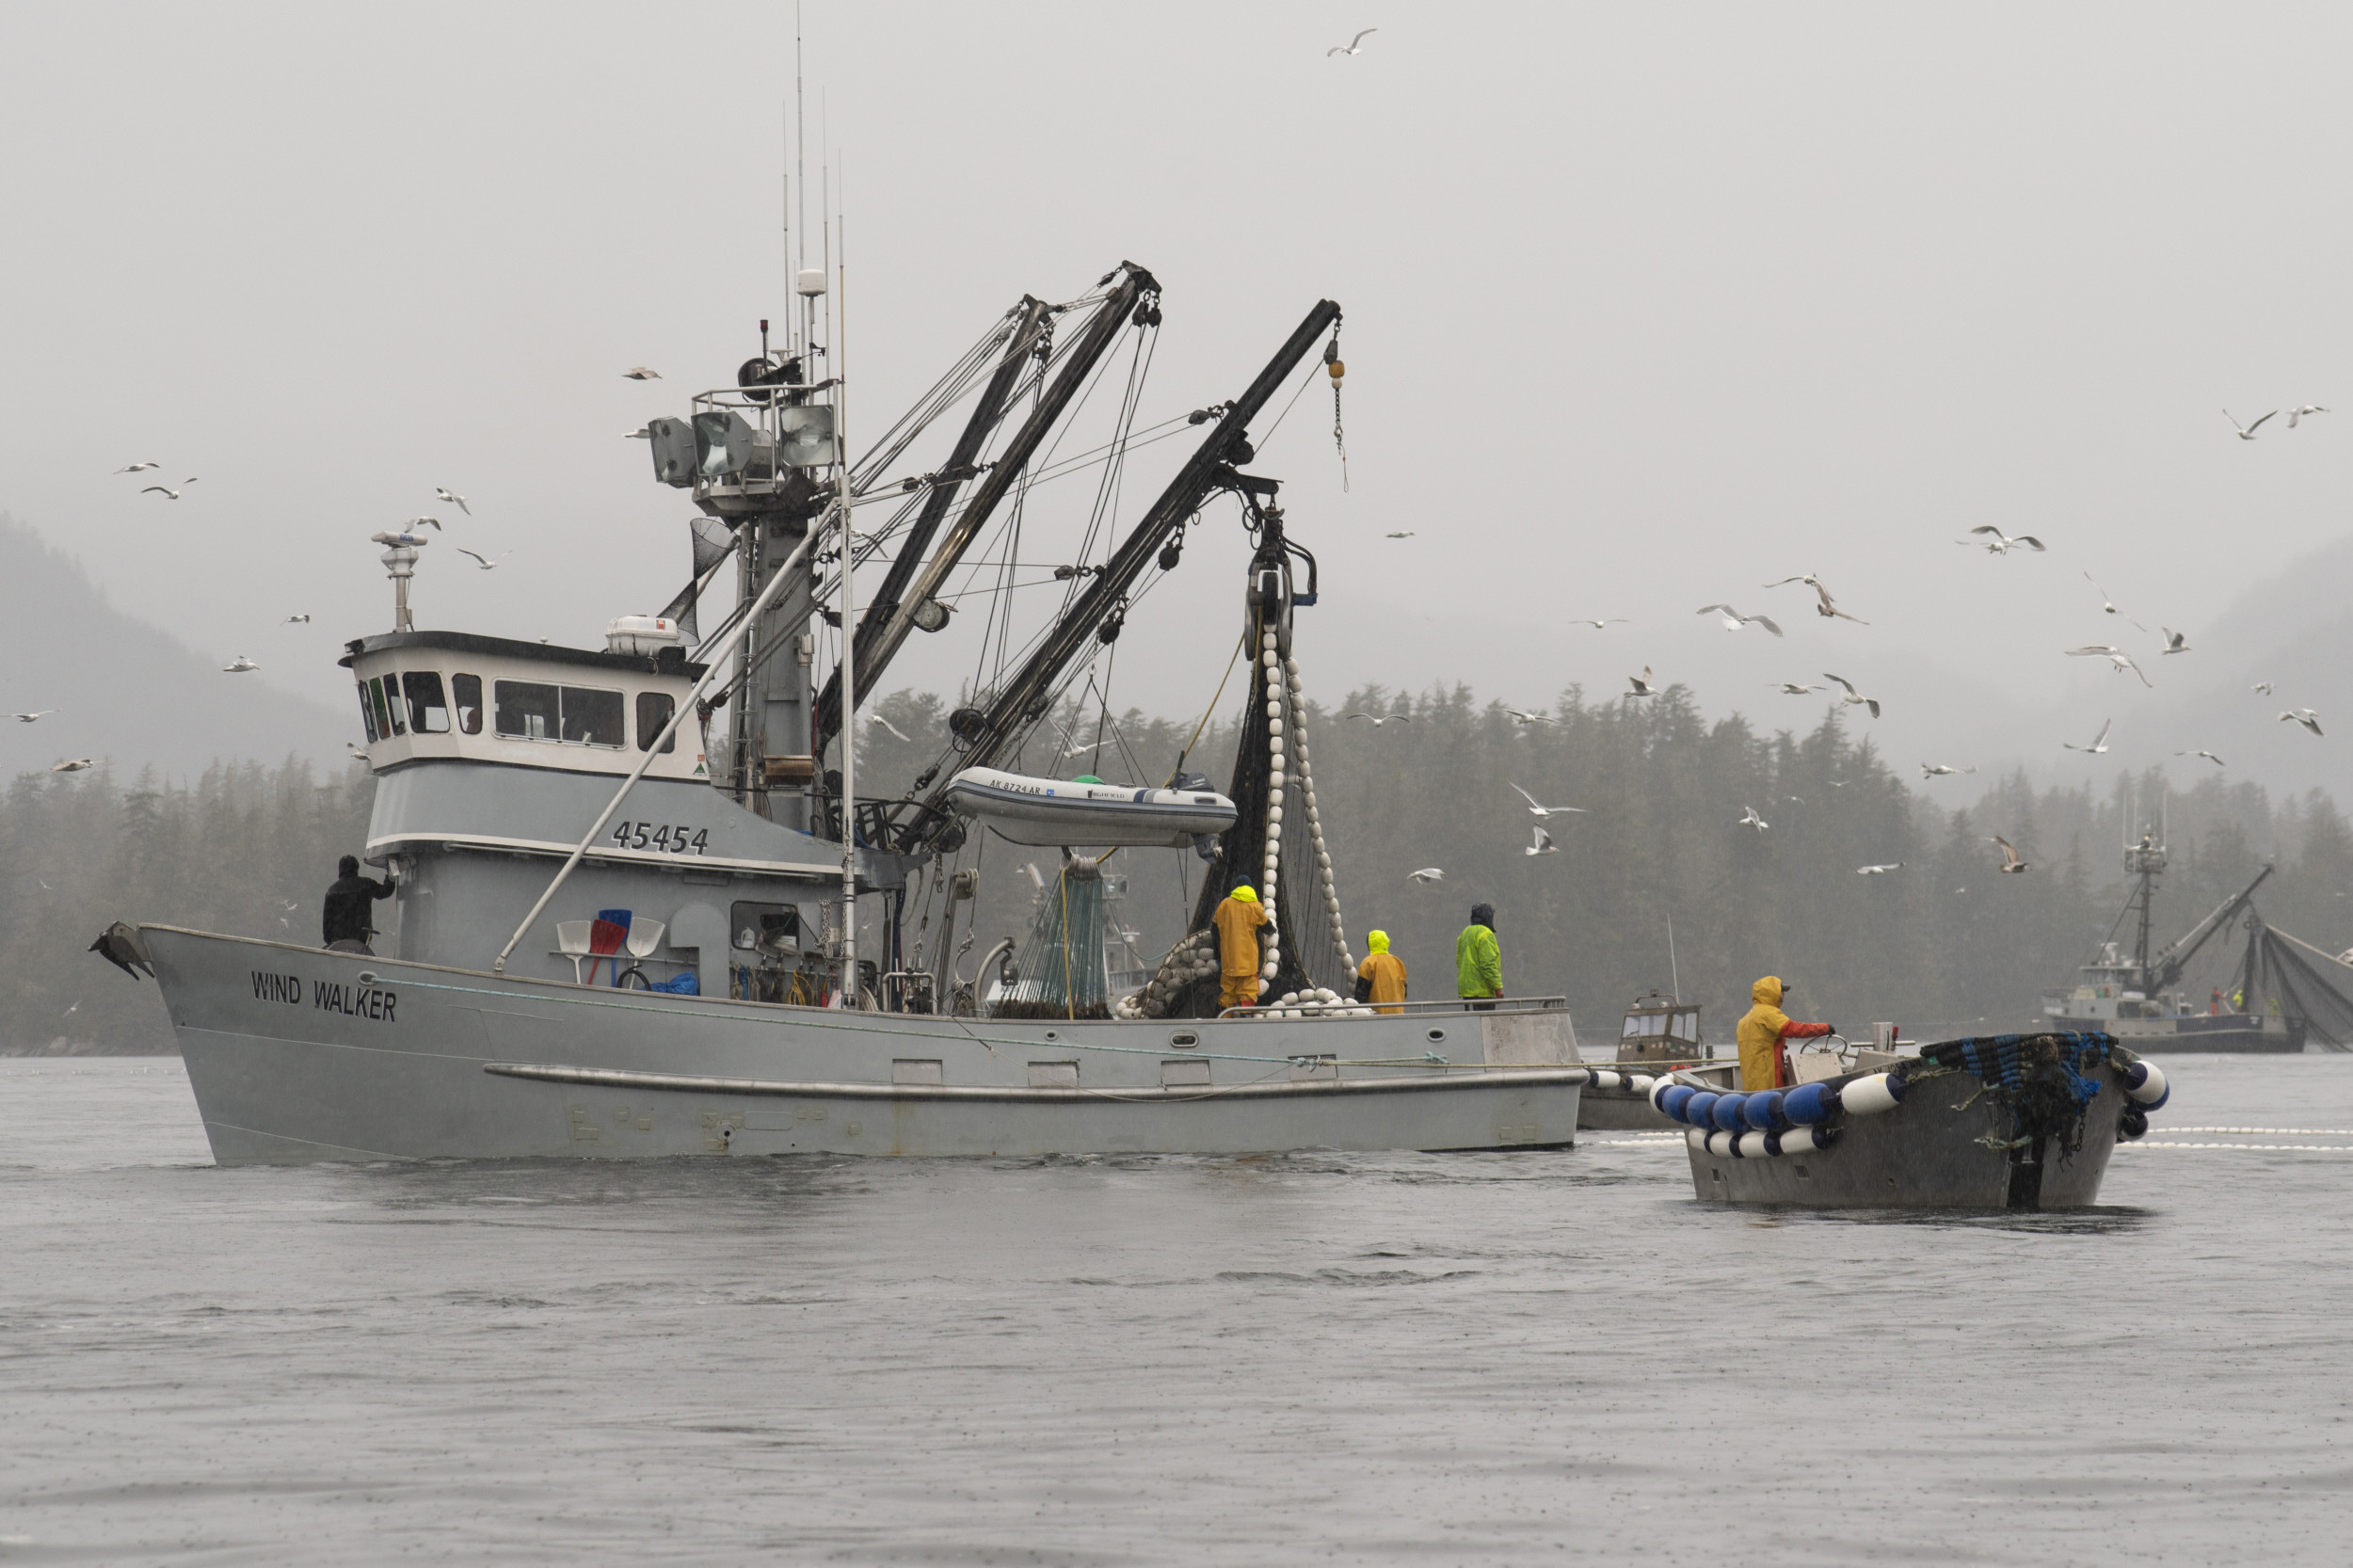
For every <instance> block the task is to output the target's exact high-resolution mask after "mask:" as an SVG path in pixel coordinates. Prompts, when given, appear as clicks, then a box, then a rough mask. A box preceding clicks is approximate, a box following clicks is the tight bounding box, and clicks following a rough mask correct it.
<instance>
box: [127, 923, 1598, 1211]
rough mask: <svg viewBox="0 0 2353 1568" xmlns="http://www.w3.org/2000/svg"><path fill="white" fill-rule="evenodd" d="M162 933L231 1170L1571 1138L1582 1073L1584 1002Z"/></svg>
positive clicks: (160, 967) (1520, 1142) (158, 962)
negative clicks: (917, 988)
mask: <svg viewBox="0 0 2353 1568" xmlns="http://www.w3.org/2000/svg"><path fill="white" fill-rule="evenodd" d="M140 935H141V937H142V939H143V941H144V943H145V946H146V950H147V952H148V954H149V956H150V957H151V959H152V962H153V965H154V968H155V971H156V976H157V979H158V982H159V984H161V985H162V987H163V992H164V998H165V1001H166V1004H167V1006H168V1009H169V1011H170V1016H171V1020H172V1027H173V1029H174V1030H175V1032H177V1034H178V1037H179V1041H180V1047H181V1052H182V1054H183V1056H184V1058H185V1061H186V1064H187V1071H188V1080H189V1083H190V1085H191V1087H192V1088H193V1089H194V1091H195V1094H196V1099H197V1105H198V1108H199V1111H200V1113H201V1115H202V1117H203V1120H204V1128H205V1133H206V1136H207V1138H208V1139H209V1140H210V1141H211V1144H212V1147H213V1154H214V1158H215V1159H216V1160H217V1161H219V1162H220V1163H222V1164H252V1163H299V1162H304V1161H313V1160H428V1159H519V1158H520V1159H527V1158H575V1157H587V1158H598V1159H643V1158H662V1157H678V1156H690V1155H699V1156H740V1155H752V1154H770V1155H781V1154H802V1153H818V1154H871V1155H921V1156H958V1155H966V1156H969V1155H994V1156H1037V1155H1052V1154H1146V1153H1181V1154H1245V1153H1266V1152H1279V1151H1284V1150H1293V1149H1310V1148H1333V1149H1391V1148H1397V1149H1464V1150H1480V1149H1503V1148H1527V1147H1542V1146H1564V1145H1567V1144H1571V1143H1572V1142H1573V1141H1574V1138H1575V1135H1576V1129H1577V1103H1578V1097H1579V1092H1580V1090H1581V1087H1582V1085H1583V1083H1584V1082H1585V1080H1586V1079H1587V1077H1588V1074H1587V1073H1586V1071H1585V1069H1583V1068H1581V1067H1577V1066H1576V1065H1574V1064H1573V1061H1574V1059H1573V1057H1572V1056H1571V1055H1570V1053H1569V1044H1568V1025H1567V1015H1566V1013H1565V1012H1557V1013H1553V1014H1550V1015H1547V1014H1545V1013H1543V1012H1534V1011H1530V1012H1521V1013H1508V1012H1502V1011H1498V1012H1496V1013H1492V1014H1481V1015H1473V1014H1468V1013H1465V1014H1463V1015H1450V1014H1449V1015H1438V1016H1431V1015H1423V1016H1413V1017H1396V1018H1389V1017H1377V1018H1369V1019H1367V1018H1342V1017H1334V1018H1292V1019H1274V1020H1217V1019H1210V1020H1197V1021H1188V1022H1183V1023H1169V1022H1157V1023H1156V1022H1150V1021H1134V1022H1118V1021H1112V1020H1080V1021H1077V1022H1058V1021H1050V1020H1049V1021H1032V1020H1024V1021H1020V1022H1013V1021H1000V1020H975V1019H950V1018H944V1017H938V1016H922V1015H895V1014H865V1013H851V1012H837V1011H830V1010H825V1009H818V1008H804V1007H788V1006H776V1005H769V1004H763V1003H758V1002H744V1001H732V1000H720V999H712V998H701V997H674V996H653V995H648V994H647V993H643V992H634V991H619V990H612V989H606V988H602V987H597V986H587V985H576V984H568V983H564V982H549V981H543V980H536V979H515V978H511V977H503V976H495V975H489V974H484V973H479V972H475V971H470V970H462V969H452V968H439V967H435V966H429V965H423V964H413V963H403V962H401V961H398V960H394V959H382V958H372V957H368V956H366V955H363V954H350V953H340V952H321V951H318V950H315V949H309V948H302V947H296V946H291V945H287V944H282V943H274V942H264V941H259V940H255V939H251V938H246V937H235V936H218V935H212V934H207V933H200V932H192V931H184V930H180V929H177V928H173V927H162V926H149V927H145V928H143V929H142V930H141V933H140ZM1187 1041H1190V1043H1189V1044H1188V1043H1186V1042H1187ZM1433 1055H1434V1056H1435V1057H1438V1058H1442V1060H1432V1057H1433Z"/></svg>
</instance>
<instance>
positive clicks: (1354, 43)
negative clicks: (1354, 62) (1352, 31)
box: [1323, 27, 1381, 60]
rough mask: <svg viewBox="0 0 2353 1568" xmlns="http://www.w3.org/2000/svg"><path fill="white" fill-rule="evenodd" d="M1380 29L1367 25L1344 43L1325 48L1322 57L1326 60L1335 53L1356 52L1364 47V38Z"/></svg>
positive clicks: (1346, 53) (1349, 53) (1348, 53)
mask: <svg viewBox="0 0 2353 1568" xmlns="http://www.w3.org/2000/svg"><path fill="white" fill-rule="evenodd" d="M1380 30H1381V29H1380V28H1378V27H1368V28H1366V29H1365V30H1364V31H1363V32H1361V33H1358V34H1357V35H1356V36H1355V37H1354V38H1353V39H1350V40H1348V41H1347V42H1346V43H1344V44H1335V45H1333V46H1332V47H1331V48H1329V49H1326V50H1325V51H1324V52H1323V57H1324V58H1325V59H1327V60H1328V59H1330V58H1331V57H1332V56H1335V55H1353V54H1356V53H1357V52H1359V51H1360V50H1362V49H1363V48H1364V46H1365V40H1367V39H1369V38H1370V37H1372V35H1373V34H1375V33H1377V32H1379V31H1380Z"/></svg>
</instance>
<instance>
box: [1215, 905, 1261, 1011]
mask: <svg viewBox="0 0 2353 1568" xmlns="http://www.w3.org/2000/svg"><path fill="white" fill-rule="evenodd" d="M1209 922H1210V923H1211V924H1212V925H1214V926H1216V927H1217V956H1218V982H1219V990H1218V998H1217V1002H1218V1005H1219V1006H1220V1007H1248V1006H1250V1005H1251V1004H1253V1003H1254V1002H1256V1001H1257V1000H1258V928H1259V927H1260V926H1262V925H1264V924H1266V923H1267V912H1266V905H1264V904H1260V903H1259V902H1258V894H1257V889H1255V888H1235V889H1234V890H1233V892H1232V893H1231V894H1230V895H1229V896H1228V897H1227V898H1226V900H1225V903H1223V904H1219V905H1218V906H1217V912H1216V913H1215V914H1213V915H1211V916H1210V917H1209Z"/></svg>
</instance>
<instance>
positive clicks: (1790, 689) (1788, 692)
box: [1773, 680, 1822, 696]
mask: <svg viewBox="0 0 2353 1568" xmlns="http://www.w3.org/2000/svg"><path fill="white" fill-rule="evenodd" d="M1821 689H1822V688H1821V687H1819V686H1801V685H1799V684H1798V683H1797V682H1796V681H1794V680H1782V681H1777V682H1775V684H1774V686H1773V690H1775V691H1777V692H1780V693H1782V694H1783V695H1784V696H1805V695H1806V694H1808V693H1809V692H1818V691H1820V690H1821Z"/></svg>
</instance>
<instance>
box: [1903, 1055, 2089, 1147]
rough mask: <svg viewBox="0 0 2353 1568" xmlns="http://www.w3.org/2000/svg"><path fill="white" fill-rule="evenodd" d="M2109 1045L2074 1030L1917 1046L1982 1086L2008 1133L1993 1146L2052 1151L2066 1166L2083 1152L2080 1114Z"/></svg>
mask: <svg viewBox="0 0 2353 1568" xmlns="http://www.w3.org/2000/svg"><path fill="white" fill-rule="evenodd" d="M2115 1044H2116V1042H2115V1041H2114V1040H2112V1039H2110V1038H2109V1037H2108V1036H2107V1035H2105V1034H2078V1033H2075V1032H2073V1031H2067V1032H2056V1033H2050V1034H1995V1035H1988V1036H1982V1037H1978V1036H1973V1037H1971V1038H1969V1039H1965V1040H1940V1041H1938V1042H1937V1043H1936V1044H1935V1045H1932V1046H1923V1047H1921V1048H1920V1060H1921V1061H1923V1062H1925V1063H1929V1064H1933V1065H1934V1066H1936V1067H1941V1068H1945V1069H1946V1070H1948V1071H1953V1072H1965V1073H1969V1074H1971V1075H1973V1076H1975V1077H1976V1078H1977V1080H1978V1081H1979V1082H1980V1083H1983V1084H1984V1085H1985V1093H1986V1096H1987V1097H1988V1098H1990V1099H1992V1100H1993V1103H1994V1104H1995V1105H1996V1106H1997V1107H1999V1108H2000V1109H2001V1110H2002V1111H2004V1112H2008V1119H2007V1121H2006V1123H2005V1126H2006V1127H2007V1128H2008V1131H2007V1132H2006V1133H2005V1134H2004V1135H2003V1136H2002V1137H2001V1138H2000V1139H1999V1140H1998V1141H1999V1142H2000V1143H2001V1144H2002V1145H2003V1146H2004V1147H2007V1148H2010V1149H2013V1150H2017V1151H2020V1152H2022V1153H2031V1154H2033V1155H2036V1156H2038V1157H2039V1156H2040V1155H2041V1153H2042V1152H2043V1151H2044V1150H2045V1149H2054V1150H2057V1154H2058V1157H2059V1159H2060V1160H2061V1161H2062V1162H2064V1161H2066V1160H2072V1159H2073V1158H2074V1157H2075V1154H2076V1152H2077V1151H2078V1150H2080V1149H2081V1148H2082V1147H2083V1142H2084V1125H2085V1117H2086V1113H2087V1112H2089V1111H2090V1109H2091V1102H2092V1100H2093V1099H2094V1098H2095V1097H2096V1096H2098V1095H2099V1093H2100V1080H2099V1078H2098V1076H2097V1075H2098V1074H2099V1073H2100V1072H2101V1071H2103V1070H2104V1069H2105V1068H2106V1067H2107V1065H2108V1064H2109V1060H2110V1057H2109V1053H2110V1051H2111V1050H2112V1048H2114V1046H2115ZM1907 1076H1913V1075H1907Z"/></svg>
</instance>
